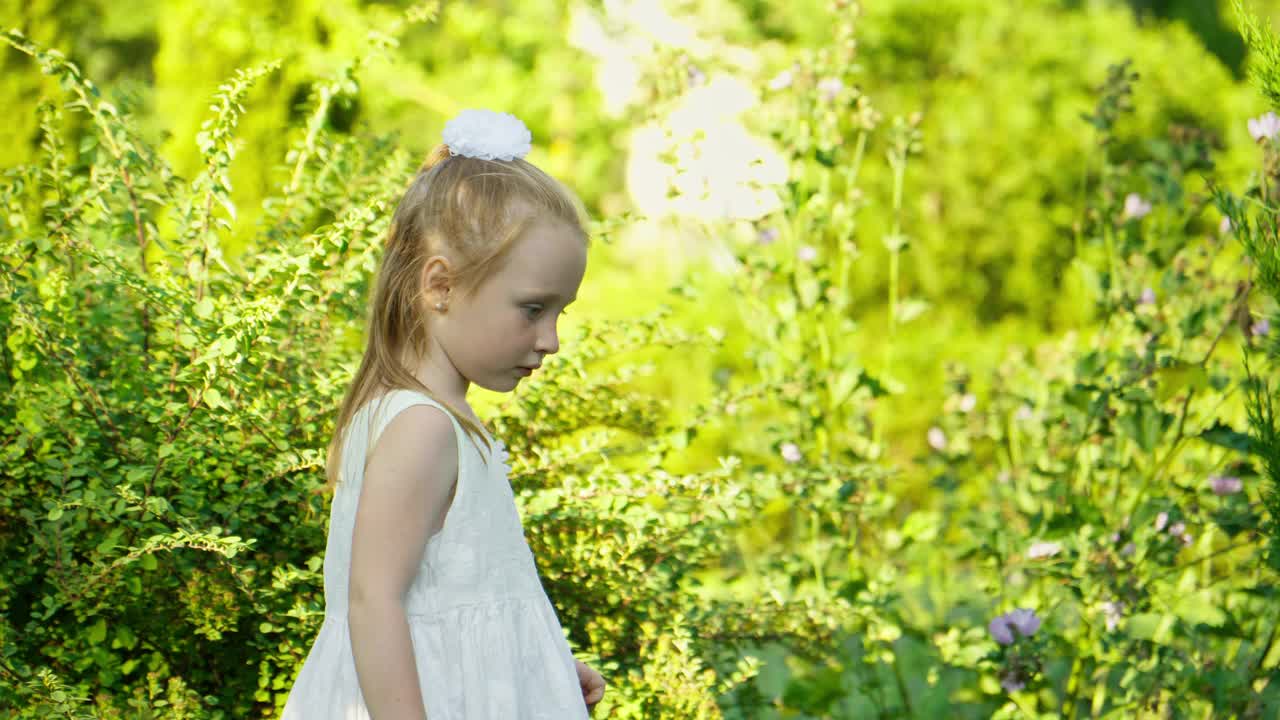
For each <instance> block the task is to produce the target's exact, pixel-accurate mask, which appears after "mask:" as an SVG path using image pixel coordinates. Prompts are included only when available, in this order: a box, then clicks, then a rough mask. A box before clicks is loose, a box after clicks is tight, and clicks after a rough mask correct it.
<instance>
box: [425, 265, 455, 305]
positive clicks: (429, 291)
mask: <svg viewBox="0 0 1280 720" xmlns="http://www.w3.org/2000/svg"><path fill="white" fill-rule="evenodd" d="M452 280H453V266H452V265H450V264H449V259H448V258H446V257H445V256H443V255H432V256H431V257H429V258H427V262H426V263H424V264H423V266H422V294H423V295H425V296H426V298H427V302H428V303H429V304H431V305H434V304H435V303H438V302H448V299H449V288H450V285H451V284H452Z"/></svg>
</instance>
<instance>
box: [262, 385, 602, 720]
mask: <svg viewBox="0 0 1280 720" xmlns="http://www.w3.org/2000/svg"><path fill="white" fill-rule="evenodd" d="M413 405H431V406H434V407H437V408H440V409H441V410H442V411H443V410H444V408H443V407H441V406H440V405H439V404H438V403H437V402H435V401H434V400H432V399H431V398H429V397H427V396H426V395H423V394H421V393H418V392H414V391H411V390H395V391H392V392H390V393H387V394H386V395H384V396H382V397H381V398H378V399H375V400H374V401H372V402H370V403H368V404H366V405H365V406H364V407H363V408H361V409H360V410H358V411H357V412H356V413H355V415H354V416H353V417H352V419H351V422H350V423H349V424H348V428H349V430H348V432H347V434H346V437H345V438H344V440H343V442H344V448H343V450H344V451H343V456H342V458H343V460H342V469H341V476H340V477H341V481H340V482H339V484H338V487H337V490H336V492H335V494H334V497H333V505H332V509H331V512H330V519H329V538H328V542H327V544H326V547H325V557H324V600H325V616H324V621H323V623H322V624H321V626H320V632H319V634H318V635H317V637H316V640H315V643H314V644H313V645H312V647H311V651H310V653H309V654H308V655H307V659H306V662H305V663H303V666H302V669H301V670H300V671H299V672H298V677H297V680H296V681H295V683H294V685H293V688H292V689H291V690H290V692H289V698H288V700H287V702H286V703H285V707H284V714H283V715H282V716H281V717H282V719H283V720H330V719H332V720H339V719H341V720H365V719H366V718H368V717H369V711H368V710H367V709H366V707H365V704H364V698H363V697H362V695H361V692H360V684H359V681H358V679H357V677H356V668H355V658H354V656H353V655H352V652H351V637H350V634H349V633H348V626H347V588H348V587H349V581H350V570H351V538H352V532H353V530H354V528H355V516H356V504H357V502H358V500H359V498H360V487H361V484H362V483H363V480H364V469H363V468H364V459H365V455H366V454H367V451H368V449H369V448H371V447H373V444H374V443H375V442H376V441H377V439H378V436H379V435H381V433H382V431H383V429H384V428H386V427H387V425H388V423H390V421H391V419H392V418H393V417H395V416H396V414H398V413H399V412H400V411H402V410H404V409H405V408H407V407H411V406H413ZM445 412H446V413H447V411H445ZM449 419H450V421H451V422H452V423H453V429H454V433H455V434H456V436H457V440H458V485H457V489H456V490H455V491H454V498H453V503H452V505H451V506H450V508H449V511H448V513H447V514H446V516H445V520H444V527H443V528H442V529H441V530H440V531H439V532H438V533H436V534H435V535H433V536H432V537H431V539H430V540H428V541H427V546H426V550H425V552H424V554H423V559H422V565H421V567H419V568H418V574H417V576H416V577H415V578H414V580H413V585H412V587H411V588H410V589H409V593H408V595H407V597H406V599H405V607H406V610H407V614H408V621H409V634H410V636H411V638H412V640H413V654H414V659H415V661H416V663H417V670H418V684H419V687H421V689H422V698H423V702H424V704H425V705H426V710H427V718H428V720H575V719H577V720H581V719H584V718H587V717H588V715H587V707H586V704H585V702H584V701H583V698H582V690H581V688H580V686H579V684H578V676H577V672H576V670H575V667H574V658H573V655H572V653H571V651H570V649H569V645H568V642H567V641H566V639H565V636H564V631H563V630H562V629H561V627H560V622H559V620H558V618H557V617H556V613H555V609H554V607H553V606H552V605H551V603H550V601H549V600H548V599H547V595H546V592H545V591H544V589H543V587H542V583H541V581H540V580H539V579H538V574H537V570H536V567H535V565H534V560H533V553H532V552H530V550H529V545H528V543H527V542H526V540H525V537H524V528H523V527H522V525H521V523H520V515H519V512H518V511H517V509H516V504H515V496H514V495H513V494H512V491H511V485H510V483H509V481H508V479H507V473H508V471H509V470H510V468H509V467H508V465H507V459H508V456H507V451H506V448H505V447H504V446H503V445H502V442H501V441H493V440H491V443H492V444H493V449H492V450H491V451H486V450H485V448H484V447H483V445H477V444H476V443H475V442H474V441H473V440H472V439H471V438H470V437H469V436H468V435H467V434H466V433H465V432H464V431H463V429H462V426H461V425H460V424H459V423H458V420H457V419H456V418H455V417H453V415H449ZM485 452H488V455H487V457H488V465H487V466H486V465H485V464H484V463H482V461H481V454H482V453H485Z"/></svg>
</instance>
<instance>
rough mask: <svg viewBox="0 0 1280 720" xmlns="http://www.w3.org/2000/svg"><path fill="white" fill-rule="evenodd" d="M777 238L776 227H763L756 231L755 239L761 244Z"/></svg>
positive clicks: (766, 243)
mask: <svg viewBox="0 0 1280 720" xmlns="http://www.w3.org/2000/svg"><path fill="white" fill-rule="evenodd" d="M777 239H778V228H771V227H770V228H764V229H763V230H761V231H760V232H759V233H756V240H757V241H758V242H759V243H760V244H761V245H768V244H770V243H772V242H773V241H774V240H777Z"/></svg>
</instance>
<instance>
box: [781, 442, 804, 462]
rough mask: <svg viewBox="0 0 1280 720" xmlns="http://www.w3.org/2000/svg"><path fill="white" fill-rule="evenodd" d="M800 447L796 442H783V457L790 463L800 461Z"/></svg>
mask: <svg viewBox="0 0 1280 720" xmlns="http://www.w3.org/2000/svg"><path fill="white" fill-rule="evenodd" d="M800 457H801V456H800V448H799V446H797V445H796V444H795V443H782V459H783V460H786V461H787V462H789V463H798V462H800Z"/></svg>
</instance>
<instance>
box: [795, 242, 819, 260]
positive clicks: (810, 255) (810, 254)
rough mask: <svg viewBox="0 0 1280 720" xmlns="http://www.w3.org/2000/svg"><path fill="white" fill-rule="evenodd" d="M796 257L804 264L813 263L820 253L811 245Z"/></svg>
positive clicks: (798, 252)
mask: <svg viewBox="0 0 1280 720" xmlns="http://www.w3.org/2000/svg"><path fill="white" fill-rule="evenodd" d="M796 257H798V258H800V260H801V261H802V262H807V263H809V262H813V261H814V260H816V259H817V257H818V251H817V250H815V249H814V248H813V247H812V246H810V245H805V246H804V247H802V248H800V250H799V251H797V252H796Z"/></svg>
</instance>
